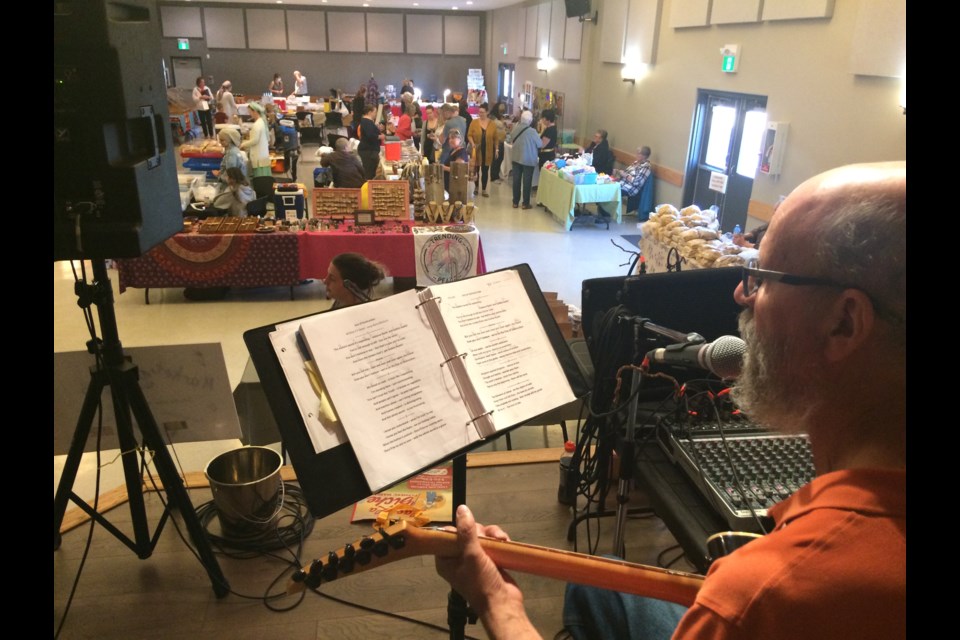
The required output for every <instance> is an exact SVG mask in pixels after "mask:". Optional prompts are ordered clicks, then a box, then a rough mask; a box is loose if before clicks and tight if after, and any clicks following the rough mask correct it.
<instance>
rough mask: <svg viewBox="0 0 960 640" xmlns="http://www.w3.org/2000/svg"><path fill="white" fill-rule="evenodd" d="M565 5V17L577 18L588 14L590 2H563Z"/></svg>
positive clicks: (570, 0)
mask: <svg viewBox="0 0 960 640" xmlns="http://www.w3.org/2000/svg"><path fill="white" fill-rule="evenodd" d="M564 3H565V4H566V5H567V17H568V18H579V17H580V16H585V15H587V14H588V13H590V0H564Z"/></svg>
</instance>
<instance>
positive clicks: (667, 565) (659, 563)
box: [657, 544, 684, 569]
mask: <svg viewBox="0 0 960 640" xmlns="http://www.w3.org/2000/svg"><path fill="white" fill-rule="evenodd" d="M675 549H680V553H679V555H677V556H676V557H674V559H673V560H671V561H670V562H666V563H665V562H664V561H663V556H665V555H666V554H668V553H670V552H671V551H673V550H675ZM683 556H684V552H683V548H682V547H681V546H680V545H679V544H675V545H673V546H670V547H667V548H666V549H664V550H663V551H661V552H660V553H658V554H657V566H658V567H660V568H661V569H669V568H670V567H672V566H673V565H675V564H676V563H677V562H678V561H679V560H680V558H682V557H683Z"/></svg>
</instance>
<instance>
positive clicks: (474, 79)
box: [467, 69, 487, 105]
mask: <svg viewBox="0 0 960 640" xmlns="http://www.w3.org/2000/svg"><path fill="white" fill-rule="evenodd" d="M484 102H487V90H486V88H485V87H484V84H483V69H469V70H468V72H467V104H473V105H478V104H483V103H484Z"/></svg>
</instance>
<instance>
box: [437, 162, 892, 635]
mask: <svg viewBox="0 0 960 640" xmlns="http://www.w3.org/2000/svg"><path fill="white" fill-rule="evenodd" d="M906 195H907V177H906V163H882V164H867V165H851V166H846V167H842V168H839V169H835V170H832V171H828V172H826V173H823V174H821V175H818V176H816V177H815V178H812V179H810V180H808V181H807V182H804V183H803V184H802V185H800V186H799V187H798V188H797V189H795V190H794V191H793V192H792V193H791V194H790V196H789V197H788V198H787V199H786V200H785V201H784V202H783V204H782V205H781V206H780V207H779V209H778V210H777V212H776V213H775V214H774V217H773V219H772V221H771V224H770V228H769V230H768V231H767V234H766V236H765V237H764V241H763V244H762V246H761V247H760V250H759V259H758V260H757V261H752V262H751V264H749V265H748V266H747V267H746V268H744V278H743V283H741V284H740V285H739V286H738V287H737V289H736V291H735V293H734V297H735V298H736V300H737V301H738V302H739V303H740V304H741V305H743V306H744V307H745V310H744V312H743V313H742V315H741V319H740V331H741V334H742V336H743V338H744V340H745V342H746V344H747V353H746V357H745V359H744V364H743V371H742V373H741V375H740V377H739V378H738V380H737V383H736V385H735V387H734V391H733V393H734V398H735V399H736V401H737V403H738V404H739V406H740V407H741V408H742V409H743V410H744V411H745V412H746V413H747V414H748V415H750V416H751V417H752V418H753V419H754V420H756V421H758V422H761V423H764V424H767V425H770V426H771V427H775V428H777V429H781V430H785V431H799V432H805V433H807V434H809V436H810V442H811V445H812V448H813V457H814V464H815V466H816V470H817V477H816V478H814V480H813V481H811V482H810V483H809V484H807V485H806V486H804V487H801V488H800V490H798V491H797V492H796V493H794V494H793V495H792V496H791V497H789V498H787V499H786V500H784V501H782V502H780V503H779V504H777V505H775V506H774V507H773V508H772V509H771V510H770V515H771V516H772V517H773V519H774V522H775V528H774V530H773V531H771V532H770V533H769V534H767V535H765V536H764V537H762V538H759V539H757V540H755V541H753V542H750V543H749V544H747V545H746V546H744V547H742V548H740V549H738V550H737V551H735V552H733V553H732V554H730V555H729V556H727V557H725V558H722V559H719V560H717V561H716V562H714V563H713V565H712V566H711V568H710V571H709V572H708V574H707V576H706V579H705V581H704V584H703V587H702V588H701V590H700V592H699V593H698V595H697V598H696V602H695V603H694V605H693V606H692V607H690V608H689V609H685V608H683V607H679V606H677V605H673V604H671V603H665V602H661V601H657V600H651V599H647V598H638V597H635V596H626V595H623V594H617V593H615V592H611V591H600V590H597V589H590V588H585V587H580V586H573V585H570V586H568V594H567V601H566V603H565V605H566V606H565V609H564V624H565V627H566V630H567V632H568V633H569V634H570V637H573V638H627V637H643V638H664V637H671V636H672V637H674V638H722V639H741V638H742V639H744V640H746V639H750V640H755V639H758V638H777V639H778V640H780V639H783V638H788V639H790V638H797V639H798V640H799V639H803V640H808V639H811V638H816V639H817V640H821V639H824V638H826V639H833V638H836V639H838V640H839V639H842V640H850V639H851V638H871V639H875V638H905V637H906V310H907V309H906ZM478 533H480V534H485V535H489V536H493V537H499V538H503V537H505V535H506V534H505V533H504V532H503V531H502V530H501V529H500V528H499V527H484V526H482V525H477V524H476V522H475V520H474V517H473V515H472V513H471V512H470V510H469V509H467V508H466V507H465V506H464V507H461V508H460V509H458V512H457V534H458V538H459V541H460V548H461V554H460V555H458V556H455V557H443V558H438V559H437V571H438V572H439V573H440V574H441V575H442V576H443V577H444V578H446V579H447V580H448V581H449V582H450V583H451V584H452V585H453V586H454V588H455V589H456V590H457V591H458V592H460V593H461V594H463V595H464V596H465V597H466V598H467V600H468V602H470V603H471V605H472V607H473V609H474V610H475V612H476V613H477V614H478V615H479V616H480V619H481V620H482V622H483V624H484V627H485V628H486V629H487V631H488V633H489V634H490V635H491V636H493V637H510V638H525V637H538V634H537V632H536V630H535V629H534V628H533V626H532V625H531V624H530V621H529V619H528V618H527V616H526V613H525V611H524V607H523V596H522V594H521V593H520V591H519V589H517V587H516V585H515V584H514V583H513V582H512V580H511V579H510V577H509V576H507V575H506V574H504V573H503V572H501V571H499V570H498V569H497V567H496V566H495V565H494V563H493V562H492V560H491V559H490V558H489V557H488V556H487V555H486V554H485V552H484V551H483V549H482V548H481V547H480V545H479V543H478V541H477V534H478Z"/></svg>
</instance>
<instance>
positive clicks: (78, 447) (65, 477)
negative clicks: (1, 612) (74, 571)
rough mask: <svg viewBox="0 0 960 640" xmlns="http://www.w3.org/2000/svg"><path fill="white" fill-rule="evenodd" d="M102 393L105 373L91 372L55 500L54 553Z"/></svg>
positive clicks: (58, 543)
mask: <svg viewBox="0 0 960 640" xmlns="http://www.w3.org/2000/svg"><path fill="white" fill-rule="evenodd" d="M101 393H103V373H102V372H100V371H91V374H90V386H89V387H87V395H86V396H84V398H83V408H82V409H81V410H80V417H79V418H78V419H77V428H76V429H75V430H74V432H73V440H72V441H71V442H70V451H69V453H68V454H67V461H66V463H65V464H64V466H63V473H62V474H61V475H60V483H59V484H58V485H57V493H56V495H55V496H54V498H53V549H54V551H56V550H57V549H59V548H60V542H61V538H60V525H61V524H63V516H64V514H65V513H66V511H67V502H69V501H70V496H71V495H72V494H73V483H74V481H75V480H76V479H77V471H78V470H79V469H80V460H81V459H82V458H83V448H84V447H85V446H86V444H87V438H88V437H89V435H90V427H91V425H92V424H93V416H94V415H95V414H96V411H97V406H98V405H99V404H100V394H101Z"/></svg>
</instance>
